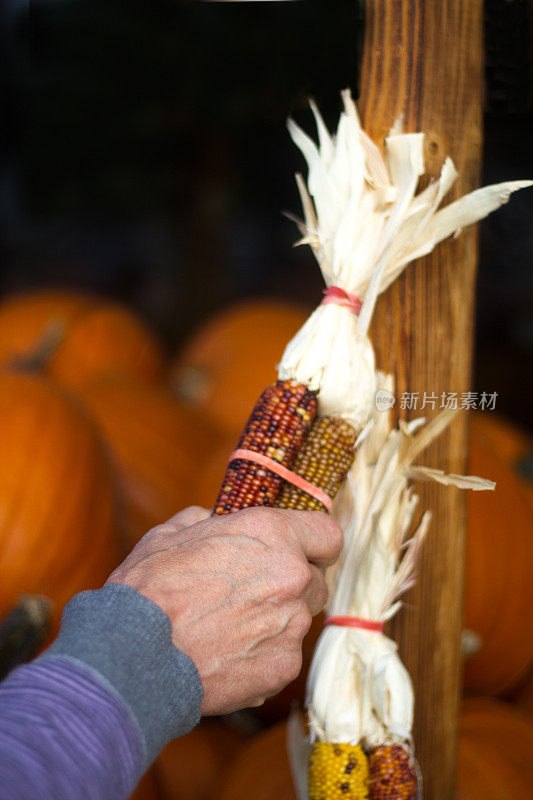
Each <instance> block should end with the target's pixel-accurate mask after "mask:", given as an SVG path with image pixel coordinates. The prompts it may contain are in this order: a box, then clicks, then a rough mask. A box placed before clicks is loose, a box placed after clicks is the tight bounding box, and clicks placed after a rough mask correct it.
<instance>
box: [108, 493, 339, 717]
mask: <svg viewBox="0 0 533 800" xmlns="http://www.w3.org/2000/svg"><path fill="white" fill-rule="evenodd" d="M209 514H210V512H209V511H206V510H205V509H202V508H199V507H196V506H191V507H190V508H187V509H185V510H184V511H181V512H180V513H179V514H176V516H174V517H172V519H170V520H169V521H168V522H166V523H164V524H163V525H158V526H157V527H156V528H153V529H152V530H151V531H149V532H148V533H147V534H146V536H144V537H143V539H141V541H140V542H139V543H138V544H137V546H136V547H135V549H134V550H133V551H132V552H131V553H130V555H129V556H128V558H126V560H125V561H124V562H123V563H122V564H121V565H120V566H119V567H118V568H117V569H116V570H115V571H114V572H113V574H112V575H111V576H110V578H109V581H116V582H118V583H124V584H127V585H128V586H132V587H133V588H134V589H137V591H139V592H141V594H143V595H145V596H146V597H148V598H149V599H150V600H152V601H153V602H155V603H157V604H158V605H159V606H160V607H161V608H162V609H163V610H164V611H165V612H166V613H167V614H168V616H169V618H170V621H171V624H172V639H173V641H174V644H175V645H176V647H177V648H178V649H179V650H182V651H183V652H184V653H186V654H187V655H188V656H189V657H190V658H191V659H192V660H193V661H194V663H195V664H196V666H197V668H198V671H199V673H200V677H201V679H202V684H203V687H204V699H203V703H202V713H203V714H223V713H229V712H230V711H235V710H237V709H239V708H243V707H245V706H253V705H260V704H261V703H262V702H264V700H265V698H266V697H269V696H270V695H272V694H276V692H278V691H279V690H280V689H282V688H283V686H285V685H286V684H287V683H289V682H290V681H291V680H293V679H294V678H295V677H296V676H297V675H298V673H299V671H300V669H301V664H302V639H303V637H304V636H305V634H306V633H307V631H308V629H309V626H310V624H311V617H312V616H313V615H314V614H317V613H318V612H319V611H320V610H321V609H322V608H323V607H324V605H325V602H326V599H327V588H326V582H325V580H324V577H323V575H322V572H321V569H322V568H323V567H326V566H328V565H329V564H332V563H333V562H334V561H335V559H336V558H337V556H338V555H339V552H340V549H341V546H342V534H341V530H340V528H339V526H338V525H337V523H336V522H335V521H334V520H333V519H332V518H331V517H329V516H327V515H326V514H322V513H320V512H317V511H285V510H281V509H269V508H248V509H244V510H243V511H239V512H237V513H235V514H231V515H227V516H220V517H211V516H209Z"/></svg>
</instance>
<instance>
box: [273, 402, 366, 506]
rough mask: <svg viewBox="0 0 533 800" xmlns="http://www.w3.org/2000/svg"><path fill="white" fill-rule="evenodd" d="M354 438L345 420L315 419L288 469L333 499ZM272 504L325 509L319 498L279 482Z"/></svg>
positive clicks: (351, 454)
mask: <svg viewBox="0 0 533 800" xmlns="http://www.w3.org/2000/svg"><path fill="white" fill-rule="evenodd" d="M355 439H356V433H355V430H354V429H353V428H352V426H351V425H350V423H349V422H346V420H343V419H340V418H339V417H321V418H320V419H317V420H315V422H314V423H313V427H312V428H311V430H310V432H309V436H308V437H307V439H306V440H305V442H304V444H303V445H302V449H301V450H300V452H299V453H298V455H297V456H296V460H295V462H294V464H293V466H292V471H293V472H295V473H296V474H297V475H300V476H301V477H302V478H305V480H306V481H309V483H312V484H313V485H314V486H318V488H319V489H322V491H324V492H325V493H326V494H327V495H329V497H331V499H332V500H333V498H334V497H335V495H336V494H337V492H338V491H339V489H340V487H341V485H342V483H343V482H344V480H345V478H346V475H347V474H348V470H349V469H350V467H351V466H352V463H353V460H354V457H355V452H354V444H355ZM274 505H275V506H276V507H277V508H294V509H297V510H299V511H305V510H309V511H326V507H325V506H324V505H323V504H322V503H321V502H320V500H318V499H317V498H315V497H313V496H312V495H310V494H307V492H305V491H303V489H299V488H298V487H297V486H294V485H293V484H291V483H288V482H285V483H284V484H283V486H282V489H281V492H280V494H279V496H278V498H277V499H276V501H275V503H274Z"/></svg>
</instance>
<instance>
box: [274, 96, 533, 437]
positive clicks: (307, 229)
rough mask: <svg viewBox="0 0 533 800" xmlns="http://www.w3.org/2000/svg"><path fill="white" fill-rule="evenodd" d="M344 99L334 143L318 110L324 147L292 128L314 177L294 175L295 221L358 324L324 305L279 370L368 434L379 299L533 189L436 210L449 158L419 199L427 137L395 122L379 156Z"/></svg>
mask: <svg viewBox="0 0 533 800" xmlns="http://www.w3.org/2000/svg"><path fill="white" fill-rule="evenodd" d="M342 99H343V104H344V109H343V111H342V113H341V116H340V119H339V124H338V127H337V132H336V134H335V135H334V136H333V135H331V134H330V133H329V131H328V130H327V128H326V126H325V124H324V121H323V120H322V117H321V116H320V113H319V111H318V109H317V108H316V106H315V105H314V103H312V102H311V109H312V111H313V114H314V117H315V121H316V126H317V131H318V145H317V144H316V143H315V142H314V141H313V140H312V139H311V138H310V137H309V136H308V135H307V134H306V133H305V132H304V131H303V130H302V129H301V128H300V127H299V126H298V125H297V124H296V123H295V122H294V121H293V120H289V123H288V125H289V131H290V134H291V136H292V138H293V140H294V142H295V144H296V145H297V146H298V147H299V149H300V150H301V152H302V154H303V155H304V157H305V159H306V161H307V165H308V170H309V172H308V177H307V182H305V181H304V180H303V178H302V176H301V175H297V176H296V180H297V184H298V189H299V192H300V196H301V201H302V207H303V212H304V220H303V221H298V222H297V224H298V226H299V229H300V232H301V234H302V238H301V239H300V242H299V244H308V245H310V246H311V248H312V250H313V252H314V254H315V257H316V259H317V261H318V263H319V266H320V269H321V271H322V274H323V276H324V281H325V283H326V286H332V285H335V286H340V287H341V288H343V289H345V290H346V291H348V292H350V293H351V294H355V295H357V296H358V297H359V298H360V299H361V300H362V301H363V305H362V309H361V312H360V314H359V316H358V317H356V316H355V315H354V314H353V313H352V312H350V311H349V310H348V309H346V308H344V307H342V306H338V305H333V304H328V305H320V306H319V307H318V308H317V309H316V310H315V311H314V312H313V314H312V315H311V316H310V317H309V319H308V320H307V321H306V323H305V324H304V325H303V327H302V328H301V329H300V331H299V332H298V333H297V334H296V336H295V337H294V338H293V339H292V341H291V342H290V343H289V344H288V345H287V347H286V349H285V352H284V354H283V357H282V359H281V363H280V365H279V367H278V370H279V376H280V378H282V379H286V378H293V379H295V380H297V381H298V382H300V383H304V384H306V385H307V386H309V388H310V389H315V390H319V391H320V395H319V413H320V414H321V415H325V414H342V415H343V416H344V417H345V418H346V419H348V420H349V421H350V422H351V423H352V424H353V425H354V427H355V429H356V430H361V429H362V428H363V427H364V426H365V424H366V423H367V421H368V419H369V418H370V416H371V408H372V403H373V400H374V396H375V392H376V378H375V376H376V372H375V358H374V352H373V349H372V345H371V343H370V340H369V338H368V329H369V325H370V321H371V318H372V314H373V311H374V307H375V304H376V300H377V298H378V296H379V294H381V292H383V291H384V290H385V289H386V288H387V287H388V286H389V285H390V284H391V283H392V281H394V280H395V279H396V278H397V277H398V276H399V275H400V274H401V272H402V271H403V270H404V269H405V267H406V266H407V265H408V264H409V263H410V262H411V261H413V260H414V259H416V258H419V257H420V256H422V255H425V254H427V253H429V252H431V250H433V248H434V247H435V245H436V244H438V242H440V241H442V240H443V239H445V238H446V237H448V236H450V235H452V234H458V233H459V232H460V231H461V230H462V228H464V227H465V226H466V225H470V224H471V223H473V222H475V221H476V220H479V219H481V218H482V217H485V216H486V215H487V214H489V213H490V212H491V211H494V210H495V209H496V208H498V206H500V205H502V203H505V202H507V200H508V199H509V196H510V194H511V193H512V192H514V191H516V190H518V189H522V188H525V187H526V186H530V185H531V181H513V182H508V183H501V184H498V185H495V186H488V187H485V188H483V189H479V190H477V191H475V192H472V193H471V194H468V195H466V196H465V197H462V198H461V199H460V200H457V201H456V202H454V203H451V204H449V205H448V206H446V207H445V208H443V209H440V210H439V206H440V204H441V202H442V200H443V198H444V196H445V195H446V194H447V192H448V191H449V190H450V188H451V186H452V185H453V183H454V181H455V178H456V171H455V167H454V166H453V162H452V161H451V159H450V158H447V159H446V161H445V162H444V165H443V167H442V171H441V174H440V177H439V179H438V180H437V181H434V182H432V183H430V185H429V186H428V187H427V188H426V189H425V190H423V191H421V192H419V193H418V194H416V190H417V186H418V182H419V178H420V176H421V175H422V174H423V173H424V158H423V148H424V134H422V133H403V132H402V130H401V123H400V122H398V123H397V124H396V125H395V126H394V127H393V129H392V130H391V132H390V134H389V136H388V137H387V139H386V140H385V154H384V155H382V153H381V151H380V150H379V149H378V148H377V147H376V145H375V144H374V143H373V142H372V140H371V139H370V138H369V137H368V136H367V134H366V133H365V132H364V131H363V129H362V128H361V124H360V122H359V117H358V114H357V109H356V106H355V103H354V102H353V100H352V98H351V95H350V92H349V91H345V92H343V93H342Z"/></svg>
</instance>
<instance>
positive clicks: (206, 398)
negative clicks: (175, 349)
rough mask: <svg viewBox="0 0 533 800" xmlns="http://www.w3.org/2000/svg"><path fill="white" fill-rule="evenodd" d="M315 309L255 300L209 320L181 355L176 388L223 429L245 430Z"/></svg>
mask: <svg viewBox="0 0 533 800" xmlns="http://www.w3.org/2000/svg"><path fill="white" fill-rule="evenodd" d="M308 314H309V311H308V310H306V309H303V308H299V307H298V306H294V305H289V304H287V303H282V302H280V301H275V300H252V301H248V302H245V303H243V304H241V305H238V306H235V307H232V308H229V309H226V310H224V311H222V312H221V313H220V314H218V315H217V316H215V317H214V318H213V319H211V320H210V321H209V322H207V323H206V324H204V325H203V326H202V327H201V328H200V330H199V331H198V332H197V333H196V334H195V335H193V336H192V337H191V339H190V340H189V341H188V343H187V344H186V345H185V347H184V349H183V350H182V352H181V353H179V354H178V356H177V358H176V359H175V361H174V363H173V365H172V368H171V374H170V380H171V384H172V387H173V390H174V391H175V393H176V394H177V396H178V397H180V398H181V399H183V400H184V401H185V402H187V403H189V404H190V405H192V406H194V407H195V408H197V409H200V410H202V411H203V412H204V413H205V414H206V416H207V417H208V418H209V419H211V420H212V421H213V423H214V424H215V425H216V426H217V427H218V428H219V429H220V430H221V431H224V432H226V433H230V434H237V435H238V434H239V433H240V431H241V429H242V427H243V425H244V423H245V422H246V420H247V419H248V416H249V414H250V412H251V410H252V408H253V406H254V404H255V402H256V400H257V398H258V397H259V395H260V394H261V392H262V391H263V389H264V388H265V387H266V386H267V385H268V384H269V383H271V382H272V381H274V380H276V377H277V374H276V369H275V368H276V364H278V362H279V361H280V359H281V356H282V355H283V351H284V349H285V345H286V344H287V343H288V342H289V341H290V339H292V337H293V336H294V334H295V333H296V332H297V331H298V329H299V328H300V327H301V326H302V325H303V323H304V322H305V320H306V319H307V316H308Z"/></svg>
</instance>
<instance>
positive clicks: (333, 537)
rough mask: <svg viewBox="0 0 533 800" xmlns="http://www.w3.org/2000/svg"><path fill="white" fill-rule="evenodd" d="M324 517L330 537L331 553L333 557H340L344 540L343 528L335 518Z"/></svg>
mask: <svg viewBox="0 0 533 800" xmlns="http://www.w3.org/2000/svg"><path fill="white" fill-rule="evenodd" d="M323 516H324V520H323V523H324V525H325V528H326V531H327V533H326V536H327V537H328V542H329V543H330V545H331V551H332V553H333V555H335V556H338V555H339V554H340V552H341V550H342V545H343V539H344V537H343V533H342V528H341V526H340V525H339V523H338V522H337V521H336V520H335V519H334V518H333V517H330V516H326V514H324V515H323Z"/></svg>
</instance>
